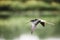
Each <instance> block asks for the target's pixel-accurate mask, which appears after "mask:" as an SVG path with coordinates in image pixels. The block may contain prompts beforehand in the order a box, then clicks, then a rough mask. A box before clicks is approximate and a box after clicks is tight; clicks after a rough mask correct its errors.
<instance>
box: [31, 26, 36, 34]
mask: <svg viewBox="0 0 60 40" xmlns="http://www.w3.org/2000/svg"><path fill="white" fill-rule="evenodd" d="M35 28H36V26H35V25H32V28H31V34H32V33H33V32H34V30H35Z"/></svg>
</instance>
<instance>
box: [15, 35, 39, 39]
mask: <svg viewBox="0 0 60 40" xmlns="http://www.w3.org/2000/svg"><path fill="white" fill-rule="evenodd" d="M14 40H40V39H39V37H38V36H37V35H31V34H21V35H20V36H19V37H18V38H15V39H14Z"/></svg>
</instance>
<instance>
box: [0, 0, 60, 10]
mask: <svg viewBox="0 0 60 40" xmlns="http://www.w3.org/2000/svg"><path fill="white" fill-rule="evenodd" d="M0 6H10V7H11V8H13V9H18V10H24V9H25V10H26V9H40V8H42V7H43V8H48V9H51V8H52V9H54V8H55V9H57V10H60V4H59V3H56V2H54V1H53V2H51V3H50V4H49V3H47V2H44V1H36V0H32V1H26V2H21V0H20V1H19V0H16V1H11V0H10V1H0Z"/></svg>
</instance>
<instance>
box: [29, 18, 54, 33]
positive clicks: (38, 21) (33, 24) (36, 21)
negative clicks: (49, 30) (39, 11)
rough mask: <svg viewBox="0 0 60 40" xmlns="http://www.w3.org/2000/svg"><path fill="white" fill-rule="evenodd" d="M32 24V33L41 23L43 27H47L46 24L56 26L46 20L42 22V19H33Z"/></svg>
mask: <svg viewBox="0 0 60 40" xmlns="http://www.w3.org/2000/svg"><path fill="white" fill-rule="evenodd" d="M30 22H31V23H32V28H31V33H33V32H34V30H35V28H36V26H37V25H38V24H39V23H40V24H41V25H42V26H43V27H44V26H45V23H48V24H51V25H54V24H53V23H49V22H46V21H45V20H42V19H33V20H30Z"/></svg>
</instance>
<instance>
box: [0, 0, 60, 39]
mask: <svg viewBox="0 0 60 40" xmlns="http://www.w3.org/2000/svg"><path fill="white" fill-rule="evenodd" d="M35 18H41V19H44V20H46V21H48V22H52V23H54V24H55V25H54V26H53V25H49V24H46V26H45V27H42V26H41V25H38V27H37V28H36V30H35V32H34V34H37V35H38V36H39V37H40V38H46V37H56V36H57V37H60V0H0V37H4V38H5V39H6V40H8V39H11V40H12V39H13V38H15V37H18V36H19V35H21V34H22V33H26V32H27V33H28V32H30V31H31V27H30V26H31V24H30V23H27V22H29V21H30V20H31V19H35Z"/></svg>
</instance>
